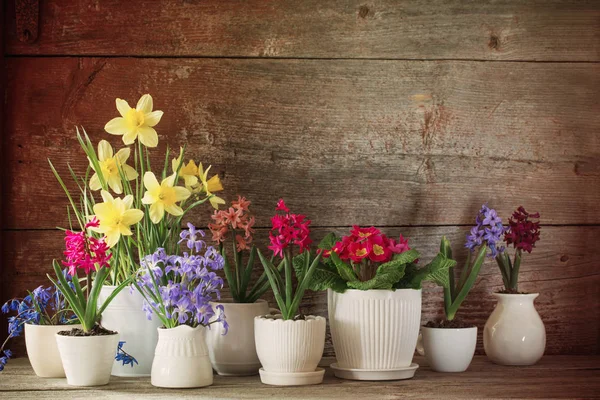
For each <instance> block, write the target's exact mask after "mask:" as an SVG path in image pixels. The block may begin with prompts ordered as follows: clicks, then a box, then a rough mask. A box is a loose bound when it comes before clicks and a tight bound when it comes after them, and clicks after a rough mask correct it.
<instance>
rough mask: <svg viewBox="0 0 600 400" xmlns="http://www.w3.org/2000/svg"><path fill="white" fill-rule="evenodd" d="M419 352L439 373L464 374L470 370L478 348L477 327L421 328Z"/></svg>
mask: <svg viewBox="0 0 600 400" xmlns="http://www.w3.org/2000/svg"><path fill="white" fill-rule="evenodd" d="M421 329H422V331H421V337H419V344H418V345H417V351H418V352H419V354H421V355H424V356H425V359H426V360H427V363H428V364H429V366H430V367H431V369H433V370H434V371H438V372H463V371H466V370H467V368H469V365H470V364H471V361H472V360H473V356H474V355H475V347H476V346H477V327H473V328H458V329H456V328H427V327H423V328H421Z"/></svg>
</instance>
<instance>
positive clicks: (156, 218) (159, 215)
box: [150, 202, 165, 224]
mask: <svg viewBox="0 0 600 400" xmlns="http://www.w3.org/2000/svg"><path fill="white" fill-rule="evenodd" d="M164 215H165V207H164V205H163V203H162V202H156V203H154V204H152V205H151V206H150V220H152V222H154V223H155V224H158V223H159V222H160V220H161V219H163V217H164Z"/></svg>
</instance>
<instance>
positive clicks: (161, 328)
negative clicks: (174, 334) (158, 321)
mask: <svg viewBox="0 0 600 400" xmlns="http://www.w3.org/2000/svg"><path fill="white" fill-rule="evenodd" d="M180 328H181V329H180ZM200 328H206V326H204V325H198V326H196V327H194V328H192V327H191V326H189V325H178V326H176V327H175V328H165V327H164V326H159V327H158V328H156V329H158V331H159V332H167V331H174V330H175V329H179V330H183V329H188V330H193V331H197V330H199V329H200Z"/></svg>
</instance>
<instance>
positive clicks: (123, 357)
mask: <svg viewBox="0 0 600 400" xmlns="http://www.w3.org/2000/svg"><path fill="white" fill-rule="evenodd" d="M125 343H126V342H119V344H118V345H117V354H116V355H115V360H116V361H120V362H122V363H123V365H131V368H133V365H134V364H138V361H137V360H136V359H135V357H133V356H132V355H131V354H129V353H127V352H126V351H125V350H123V346H124V345H125Z"/></svg>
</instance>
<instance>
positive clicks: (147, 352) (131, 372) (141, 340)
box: [98, 286, 161, 376]
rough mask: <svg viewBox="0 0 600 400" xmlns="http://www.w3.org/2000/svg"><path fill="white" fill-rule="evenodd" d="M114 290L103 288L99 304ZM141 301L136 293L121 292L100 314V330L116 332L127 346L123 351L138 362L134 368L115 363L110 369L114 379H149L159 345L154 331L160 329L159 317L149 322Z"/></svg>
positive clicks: (142, 299)
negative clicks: (133, 377) (131, 377)
mask: <svg viewBox="0 0 600 400" xmlns="http://www.w3.org/2000/svg"><path fill="white" fill-rule="evenodd" d="M115 288H116V287H115V286H103V287H102V289H101V291H100V296H99V297H98V304H102V303H103V302H104V300H105V299H106V298H107V297H108V296H110V294H111V293H112V292H113V291H114V290H115ZM143 302H144V298H143V297H142V295H141V294H140V293H139V292H138V291H137V290H133V292H132V291H130V289H129V288H125V289H123V290H121V291H120V292H119V293H118V294H117V296H116V297H115V298H114V299H113V300H112V302H111V303H110V304H109V305H108V307H107V308H106V310H104V312H103V313H102V326H103V327H104V328H106V329H110V330H112V331H115V332H119V340H120V341H123V342H126V343H125V345H124V346H123V350H125V351H126V352H127V353H129V354H131V355H132V356H133V357H135V359H136V360H137V362H138V363H137V364H134V366H133V367H132V366H131V365H123V363H122V362H120V361H116V360H115V362H114V365H113V367H112V375H115V376H150V370H151V369H152V360H153V358H154V349H155V348H156V342H157V341H158V333H157V331H156V328H158V327H159V326H161V322H160V320H159V319H158V317H154V318H153V319H152V320H151V321H148V318H147V316H146V312H145V311H143V310H142V306H143Z"/></svg>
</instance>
